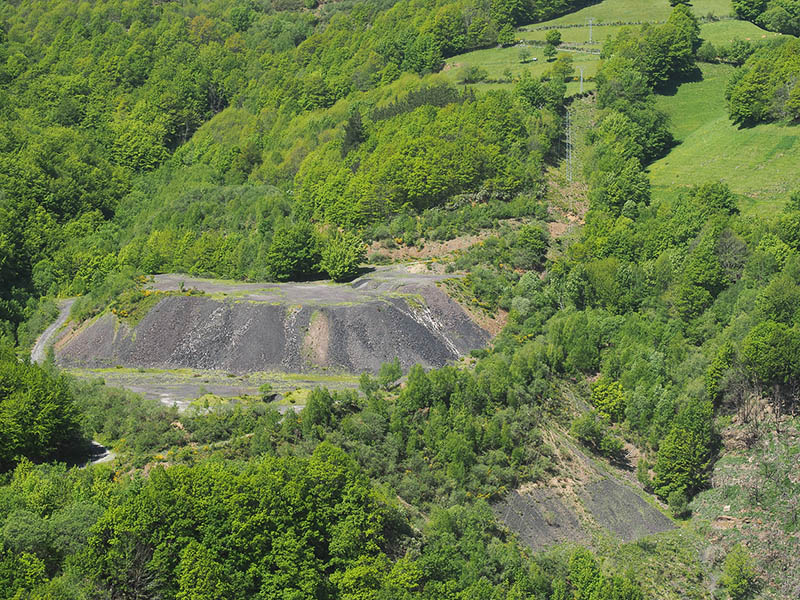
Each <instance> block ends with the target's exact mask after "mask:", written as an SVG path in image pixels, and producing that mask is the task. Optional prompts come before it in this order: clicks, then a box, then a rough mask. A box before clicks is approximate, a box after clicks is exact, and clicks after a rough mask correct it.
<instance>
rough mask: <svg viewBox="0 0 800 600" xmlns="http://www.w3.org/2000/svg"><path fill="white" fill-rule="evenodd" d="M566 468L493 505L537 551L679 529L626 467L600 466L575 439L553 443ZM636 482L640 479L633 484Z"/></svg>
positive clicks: (635, 537) (512, 492) (563, 467)
mask: <svg viewBox="0 0 800 600" xmlns="http://www.w3.org/2000/svg"><path fill="white" fill-rule="evenodd" d="M554 444H555V446H556V447H557V448H558V458H559V460H558V462H559V464H560V465H561V468H562V469H563V470H564V473H563V475H562V476H559V477H555V478H553V480H551V481H550V482H548V484H547V485H541V484H537V485H529V484H525V485H522V486H520V488H518V489H516V490H513V491H511V492H510V493H509V494H507V495H506V496H505V497H504V498H503V500H502V501H500V502H497V503H496V504H494V505H493V510H494V513H495V515H496V516H497V518H498V519H499V520H501V521H502V522H503V523H504V524H505V525H506V526H507V527H508V528H509V529H511V530H512V531H513V532H515V533H516V534H517V535H518V536H519V538H520V540H521V541H522V542H523V543H525V544H526V545H527V546H529V547H531V548H532V549H533V550H543V549H545V548H548V547H550V546H553V545H556V544H563V543H569V542H577V543H584V544H585V543H593V541H596V540H597V539H600V538H608V539H613V540H615V541H617V542H618V543H627V542H632V541H636V540H639V539H642V538H644V537H647V536H649V535H652V534H656V533H661V532H664V531H669V530H671V529H674V528H675V525H674V524H673V522H672V521H671V520H670V519H669V518H667V517H666V516H664V515H663V514H662V513H661V512H659V510H658V509H656V508H655V507H654V506H652V505H650V504H648V503H647V502H645V501H644V500H643V499H642V498H641V496H640V495H639V494H638V493H637V492H635V491H633V489H632V487H631V485H632V483H631V482H630V481H625V477H626V475H629V474H626V473H625V472H624V471H617V470H616V469H612V468H609V467H608V466H604V468H602V469H601V468H599V464H600V463H596V462H594V461H593V460H591V459H590V458H589V457H587V456H586V455H585V454H584V453H583V452H582V451H581V450H579V449H578V448H577V447H576V446H575V445H574V444H572V443H570V442H566V440H563V439H562V440H557V441H555V442H554ZM633 485H635V484H633Z"/></svg>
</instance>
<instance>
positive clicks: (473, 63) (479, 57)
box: [443, 46, 600, 96]
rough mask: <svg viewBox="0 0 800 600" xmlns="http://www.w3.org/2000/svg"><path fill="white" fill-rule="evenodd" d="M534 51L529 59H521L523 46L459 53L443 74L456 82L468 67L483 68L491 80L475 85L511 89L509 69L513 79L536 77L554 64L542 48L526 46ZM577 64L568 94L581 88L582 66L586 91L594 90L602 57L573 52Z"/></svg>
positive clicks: (568, 87)
mask: <svg viewBox="0 0 800 600" xmlns="http://www.w3.org/2000/svg"><path fill="white" fill-rule="evenodd" d="M525 48H527V50H528V52H529V53H530V59H529V60H528V62H525V63H523V62H522V61H520V51H521V50H522V47H520V46H513V47H511V48H488V49H486V50H475V51H474V52H467V53H465V54H459V55H458V56H454V57H452V58H450V59H448V60H447V63H446V65H445V70H444V72H443V74H444V75H445V76H446V77H447V78H449V79H450V80H451V81H453V82H456V83H457V82H458V79H459V74H460V72H461V70H462V69H463V68H465V67H467V66H470V67H480V68H481V69H484V70H485V71H486V72H487V73H488V80H489V81H488V82H484V83H478V84H475V85H474V87H475V90H476V91H478V92H480V91H487V90H490V89H498V88H508V87H510V86H511V85H512V83H511V82H509V81H507V80H506V79H505V71H506V70H508V71H510V72H511V76H512V81H513V80H514V79H518V78H519V77H520V76H522V74H523V73H525V72H528V73H530V74H531V75H533V76H535V77H539V76H541V75H544V74H545V73H546V72H547V71H549V70H550V69H551V68H552V66H553V63H552V62H548V61H547V59H546V58H545V56H544V51H543V48H542V47H539V46H526V47H525ZM568 54H569V55H570V56H571V57H572V61H573V65H574V66H575V76H574V77H573V80H572V81H570V82H568V83H567V95H568V96H569V95H572V94H575V93H577V92H579V91H580V80H579V75H580V68H581V67H583V76H584V91H590V90H592V89H594V82H593V81H590V79H591V78H592V77H594V75H595V73H597V69H598V68H599V67H600V56H599V55H597V54H588V53H585V52H569V53H568ZM534 58H536V60H533V59H534Z"/></svg>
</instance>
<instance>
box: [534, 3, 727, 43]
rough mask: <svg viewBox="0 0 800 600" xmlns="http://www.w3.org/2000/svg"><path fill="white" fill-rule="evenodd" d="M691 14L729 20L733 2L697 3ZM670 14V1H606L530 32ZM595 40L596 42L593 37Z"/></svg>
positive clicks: (662, 18)
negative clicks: (546, 28)
mask: <svg viewBox="0 0 800 600" xmlns="http://www.w3.org/2000/svg"><path fill="white" fill-rule="evenodd" d="M692 11H694V14H696V15H697V16H698V17H705V16H708V15H714V16H715V17H726V16H728V15H730V14H732V13H733V8H732V7H731V1H730V0H694V1H693V2H692ZM671 12H672V7H671V6H670V5H669V2H668V1H667V0H604V1H603V2H600V3H598V4H593V5H592V6H587V7H586V8H583V9H581V10H578V11H575V12H573V13H570V14H568V15H564V16H563V17H559V18H558V19H553V20H552V21H547V22H546V23H537V24H536V25H530V26H529V27H528V28H530V29H532V28H534V27H539V26H542V25H576V24H581V25H585V24H586V23H587V21H588V19H589V18H593V19H594V20H595V23H614V22H620V21H623V22H627V21H666V20H667V18H669V14H670V13H671ZM599 29H602V28H599ZM592 37H593V38H594V34H593V35H592Z"/></svg>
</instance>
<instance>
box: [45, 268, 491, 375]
mask: <svg viewBox="0 0 800 600" xmlns="http://www.w3.org/2000/svg"><path fill="white" fill-rule="evenodd" d="M441 279H444V276H437V275H433V274H427V273H424V274H415V273H413V272H411V271H410V270H409V269H407V268H398V267H393V268H389V269H380V270H376V271H375V272H373V273H371V274H368V275H366V276H364V277H362V278H359V279H357V280H356V281H354V282H353V283H352V284H347V285H335V284H330V283H308V284H276V285H265V284H235V283H228V282H218V281H210V280H200V279H192V278H189V277H185V276H178V275H164V276H157V277H156V278H155V281H154V283H153V284H152V287H153V288H154V289H158V290H162V291H177V290H180V289H188V288H194V289H198V290H201V291H203V292H205V295H201V296H198V295H174V296H166V297H165V298H164V299H163V300H161V301H160V302H159V303H158V304H156V305H155V306H154V308H152V309H151V310H150V311H149V312H148V314H147V315H145V316H144V317H143V318H142V319H141V321H139V323H138V324H136V326H134V327H131V326H129V325H128V324H126V323H125V322H124V321H122V320H119V319H118V318H117V317H116V316H115V315H113V314H110V313H106V314H104V315H101V316H100V317H99V318H97V319H96V320H94V321H92V322H88V323H84V324H82V325H81V326H79V327H77V328H75V329H73V330H72V331H70V332H67V333H66V334H65V335H64V336H63V337H62V338H61V339H60V340H59V341H58V342H57V344H56V360H57V362H58V363H59V364H61V365H62V366H66V367H88V368H102V367H111V366H117V365H120V366H125V367H143V368H154V367H155V368H193V369H219V370H225V371H230V372H235V373H244V372H254V371H276V370H277V371H287V372H299V373H302V372H308V371H319V370H326V371H345V372H361V371H373V372H375V371H377V370H378V369H379V368H380V365H381V364H382V363H384V362H386V361H390V360H392V359H394V358H395V357H398V358H399V360H400V363H401V365H402V366H403V368H404V369H407V368H409V367H410V366H411V365H414V364H417V363H420V364H423V365H426V366H431V367H438V366H441V365H444V364H446V363H447V362H449V361H453V360H456V359H458V358H460V357H461V356H463V355H465V354H467V353H468V352H469V351H470V350H472V349H474V348H481V347H483V346H485V345H486V343H487V342H488V340H489V335H488V334H487V333H486V332H485V331H484V330H482V329H481V328H480V327H478V326H477V325H476V324H475V323H474V322H473V321H472V320H471V319H470V318H469V316H468V315H467V314H466V313H465V312H464V310H463V309H462V308H461V307H460V306H459V305H458V303H456V302H455V301H454V300H452V299H451V298H450V297H448V296H447V294H445V293H444V292H443V291H442V290H440V289H439V287H437V285H436V283H437V281H439V280H441Z"/></svg>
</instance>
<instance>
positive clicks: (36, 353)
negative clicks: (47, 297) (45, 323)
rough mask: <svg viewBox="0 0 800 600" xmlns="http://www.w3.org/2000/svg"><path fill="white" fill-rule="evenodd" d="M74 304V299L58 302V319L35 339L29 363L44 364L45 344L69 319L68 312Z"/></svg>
mask: <svg viewBox="0 0 800 600" xmlns="http://www.w3.org/2000/svg"><path fill="white" fill-rule="evenodd" d="M74 302H75V298H69V299H67V300H62V301H61V302H60V304H59V307H58V308H59V311H60V312H59V313H58V319H56V320H55V322H54V323H53V324H52V325H50V327H48V328H47V329H45V330H44V332H42V335H40V336H39V337H38V338H37V340H36V343H35V344H34V345H33V348H32V349H31V362H35V363H43V362H44V359H45V356H46V352H45V351H46V350H47V343H48V342H49V341H50V340H51V338H52V337H53V335H54V334H55V333H56V331H58V330H59V329H60V328H61V326H62V325H64V323H66V322H67V319H68V318H69V311H70V309H71V308H72V305H73V303H74Z"/></svg>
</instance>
